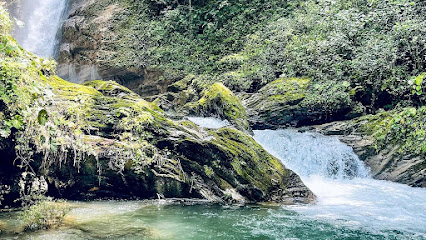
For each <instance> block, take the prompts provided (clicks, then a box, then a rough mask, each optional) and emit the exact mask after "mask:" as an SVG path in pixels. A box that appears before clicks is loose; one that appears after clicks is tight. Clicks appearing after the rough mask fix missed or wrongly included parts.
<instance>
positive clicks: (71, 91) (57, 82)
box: [46, 76, 102, 98]
mask: <svg viewBox="0 0 426 240" xmlns="http://www.w3.org/2000/svg"><path fill="white" fill-rule="evenodd" d="M46 82H47V83H48V84H49V85H50V86H51V87H52V89H53V91H54V92H56V93H58V94H60V96H61V97H68V98H72V97H77V96H81V95H84V94H86V95H89V96H91V97H94V96H102V93H100V92H99V91H97V90H96V89H94V88H92V87H88V86H84V85H81V84H76V83H71V82H68V81H65V80H63V79H62V78H60V77H58V76H52V77H50V78H49V79H48V80H47V81H46Z"/></svg>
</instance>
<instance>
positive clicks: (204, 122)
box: [188, 117, 229, 129]
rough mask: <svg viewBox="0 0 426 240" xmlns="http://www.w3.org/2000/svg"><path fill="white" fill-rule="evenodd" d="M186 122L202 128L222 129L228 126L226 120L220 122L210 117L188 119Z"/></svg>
mask: <svg viewBox="0 0 426 240" xmlns="http://www.w3.org/2000/svg"><path fill="white" fill-rule="evenodd" d="M188 120H189V121H191V122H193V123H195V124H196V125H198V126H200V127H204V128H213V129H217V128H222V127H226V126H228V125H229V122H228V120H220V119H217V118H212V117H210V118H209V117H188Z"/></svg>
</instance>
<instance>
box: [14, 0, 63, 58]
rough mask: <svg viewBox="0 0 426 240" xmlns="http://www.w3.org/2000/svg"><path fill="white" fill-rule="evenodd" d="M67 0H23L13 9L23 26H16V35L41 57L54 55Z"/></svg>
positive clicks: (17, 38)
mask: <svg viewBox="0 0 426 240" xmlns="http://www.w3.org/2000/svg"><path fill="white" fill-rule="evenodd" d="M66 5H67V1H66V0H22V1H20V2H19V3H18V5H16V6H15V7H14V9H12V10H13V11H12V13H15V14H16V16H14V17H15V18H17V19H18V20H19V21H22V22H23V23H24V26H23V27H22V28H19V27H16V28H15V31H14V37H15V38H16V40H17V41H18V42H19V44H21V46H22V47H23V48H25V49H26V50H28V51H30V52H33V53H34V54H36V55H38V56H41V57H52V56H53V55H54V51H55V47H56V46H57V44H58V39H57V37H56V36H57V32H58V29H59V27H60V24H61V17H62V15H63V13H64V11H65V7H66Z"/></svg>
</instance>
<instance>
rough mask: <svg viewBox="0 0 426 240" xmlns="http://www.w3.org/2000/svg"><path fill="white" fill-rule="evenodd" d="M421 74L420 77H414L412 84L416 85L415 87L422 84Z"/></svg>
mask: <svg viewBox="0 0 426 240" xmlns="http://www.w3.org/2000/svg"><path fill="white" fill-rule="evenodd" d="M423 77H424V76H423V74H422V75H420V76H417V77H416V79H415V80H414V83H415V84H416V85H417V86H420V85H422V82H423Z"/></svg>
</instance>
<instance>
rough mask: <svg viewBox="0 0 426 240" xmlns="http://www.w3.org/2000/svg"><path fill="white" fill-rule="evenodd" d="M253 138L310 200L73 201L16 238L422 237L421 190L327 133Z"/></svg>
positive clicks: (424, 205)
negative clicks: (371, 166)
mask: <svg viewBox="0 0 426 240" xmlns="http://www.w3.org/2000/svg"><path fill="white" fill-rule="evenodd" d="M189 119H190V120H193V121H194V123H196V124H198V125H199V126H202V127H206V128H219V127H223V125H224V122H223V121H222V120H220V119H212V118H207V119H205V118H189ZM254 138H255V140H257V141H258V142H259V143H260V144H261V145H263V146H264V147H265V149H266V150H268V151H269V152H270V153H272V154H274V155H275V156H277V157H278V158H280V159H281V160H282V161H283V163H284V164H285V165H287V167H289V168H292V169H293V170H295V171H296V172H297V173H298V174H299V175H300V176H301V178H302V180H303V181H304V182H305V184H306V185H307V186H308V187H309V188H310V189H311V190H312V191H313V192H314V193H315V194H316V195H317V197H318V202H317V203H316V204H312V205H296V206H282V207H280V206H266V205H253V206H252V205H245V206H239V205H238V206H219V205H193V206H182V205H181V204H178V205H169V204H164V203H163V202H161V201H160V202H155V201H147V202H144V201H125V202H117V201H94V202H75V203H71V204H72V205H73V206H72V209H73V210H72V211H71V212H70V213H69V214H68V215H67V216H66V218H65V220H64V223H63V225H62V226H61V227H59V228H57V229H53V230H49V231H40V232H34V233H25V234H22V235H19V239H34V240H38V239H39V240H50V239H51V240H56V239H73V240H85V239H128V240H136V239H147V240H154V239H155V240H159V239H160V240H163V239H164V240H169V239H174V240H199V239H217V240H222V239H266V240H276V239H291V240H293V239H300V240H305V239H318V240H324V239H338V240H342V239H344V240H353V239H363V240H377V239H398V240H400V239H407V240H408V239H409V240H412V239H418V240H424V239H426V225H425V222H426V202H425V199H426V189H420V188H411V187H409V186H406V185H402V184H397V183H392V182H387V181H378V180H374V179H371V178H370V177H368V171H367V169H366V168H365V166H364V165H363V164H362V162H361V161H359V159H358V158H357V157H356V155H355V154H354V153H353V151H352V149H351V148H350V147H348V146H346V145H345V144H343V143H341V142H340V141H338V140H337V139H336V138H335V137H327V136H322V135H320V134H316V133H309V132H305V133H299V132H298V131H296V130H291V129H290V130H276V131H272V130H265V131H255V136H254ZM212 140H213V138H212ZM207 141H210V140H207ZM162 201H164V200H162ZM14 214H15V215H14ZM18 219H19V218H17V216H16V213H13V212H11V213H1V212H0V223H1V221H4V222H6V224H8V227H7V229H10V230H9V231H10V232H11V234H10V236H11V237H7V236H8V235H7V233H6V238H2V236H1V225H0V238H2V239H16V237H15V236H14V235H13V234H12V233H13V231H14V230H13V226H16V227H18V226H19V224H17V223H18ZM3 224H4V223H3ZM9 226H10V227H9Z"/></svg>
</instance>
